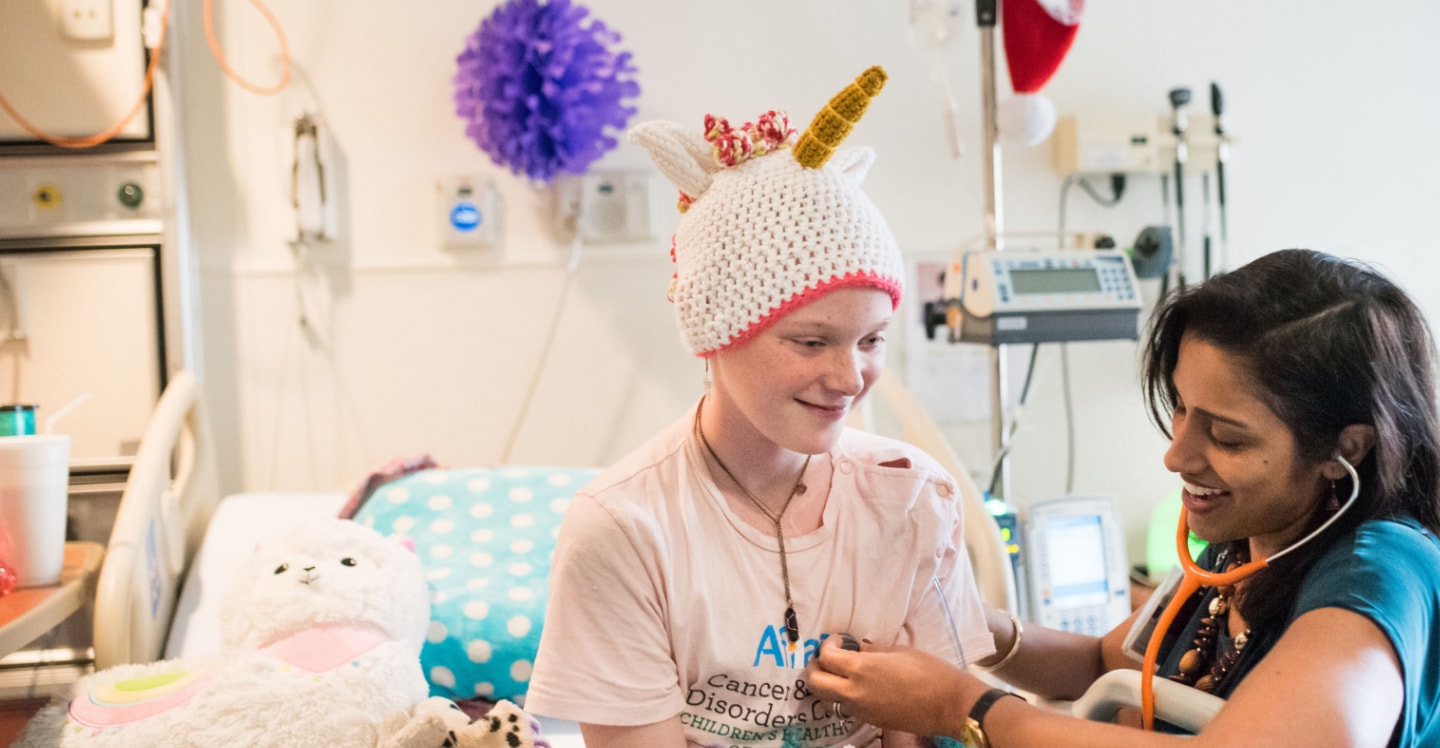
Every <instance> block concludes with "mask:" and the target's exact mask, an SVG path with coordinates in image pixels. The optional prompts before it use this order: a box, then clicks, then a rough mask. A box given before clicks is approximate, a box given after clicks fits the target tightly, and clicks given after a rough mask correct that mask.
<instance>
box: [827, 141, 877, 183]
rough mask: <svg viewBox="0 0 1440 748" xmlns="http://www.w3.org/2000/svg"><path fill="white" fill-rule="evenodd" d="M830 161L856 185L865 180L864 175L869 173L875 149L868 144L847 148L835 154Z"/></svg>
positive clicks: (873, 160) (873, 161)
mask: <svg viewBox="0 0 1440 748" xmlns="http://www.w3.org/2000/svg"><path fill="white" fill-rule="evenodd" d="M830 163H831V164H834V166H835V168H836V169H839V170H840V173H841V174H844V175H845V176H846V177H848V178H849V179H850V181H852V182H854V183H855V184H857V185H858V184H860V183H861V182H863V181H865V175H866V174H869V173H870V165H871V164H873V163H875V149H873V148H871V147H869V146H861V147H858V148H847V149H845V150H843V151H841V152H839V153H837V154H835V157H834V158H832V159H830Z"/></svg>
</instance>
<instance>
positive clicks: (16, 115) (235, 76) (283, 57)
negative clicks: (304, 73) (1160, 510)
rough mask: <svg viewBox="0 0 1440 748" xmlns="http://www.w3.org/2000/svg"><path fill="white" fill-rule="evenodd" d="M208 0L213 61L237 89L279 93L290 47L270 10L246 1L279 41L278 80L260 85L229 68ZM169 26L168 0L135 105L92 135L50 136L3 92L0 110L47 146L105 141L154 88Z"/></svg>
mask: <svg viewBox="0 0 1440 748" xmlns="http://www.w3.org/2000/svg"><path fill="white" fill-rule="evenodd" d="M212 2H213V0H205V39H206V41H208V42H209V43H210V52H211V53H212V54H214V55H215V61H216V62H218V63H220V70H221V71H223V72H224V73H225V75H226V76H228V77H229V78H230V79H231V80H233V81H235V83H237V84H238V85H239V86H240V87H241V88H244V89H246V90H249V91H253V92H255V93H258V94H264V95H269V94H275V93H279V92H280V91H281V90H283V89H284V88H285V86H286V85H288V84H289V83H290V49H289V45H287V44H286V42H285V32H284V31H282V30H281V28H280V22H279V21H278V20H276V18H275V14H273V13H271V12H270V9H269V8H267V7H265V4H264V3H262V2H261V1H260V0H250V4H251V5H254V6H255V9H256V10H258V11H260V15H262V16H264V17H265V22H266V23H268V24H270V28H272V29H274V31H275V38H276V39H277V40H279V43H280V61H281V70H280V82H279V83H276V84H275V85H273V86H268V87H262V86H258V85H256V84H254V83H251V82H250V81H247V80H245V79H244V78H242V77H240V74H239V73H236V72H235V71H234V70H233V69H231V67H230V63H229V62H228V61H227V59H226V57H225V53H224V51H222V50H221V49H220V42H219V41H217V40H216V38H215V24H214V20H213V13H212V12H211V4H212ZM169 28H170V2H166V3H165V10H164V12H162V13H161V14H160V34H159V39H160V40H159V41H158V42H156V44H155V48H154V49H152V50H150V62H149V64H147V65H146V66H145V85H144V87H143V88H142V89H141V91H140V96H139V98H137V99H136V100H135V106H133V107H131V108H130V111H129V112H128V113H127V114H126V115H125V116H124V117H121V118H120V120H119V121H118V122H116V123H115V124H113V125H111V126H110V127H107V128H105V129H104V130H102V131H100V132H97V133H95V134H93V135H80V136H74V137H70V136H65V135H54V134H52V133H48V132H45V131H44V130H43V129H41V128H40V127H39V126H37V125H35V124H34V123H32V122H31V121H30V120H28V119H26V118H25V117H24V116H22V115H21V114H20V112H18V111H16V110H15V107H13V106H11V104H10V102H9V101H7V100H6V99H5V96H4V95H3V94H0V109H3V110H4V111H5V113H6V114H8V115H10V119H13V120H15V123H16V124H18V125H20V127H22V128H24V130H25V131H26V132H28V133H30V134H31V135H34V136H35V137H37V138H39V139H41V140H43V141H45V142H47V143H49V144H50V145H55V146H59V147H61V148H93V147H94V146H97V145H100V144H101V143H104V142H107V141H109V140H110V139H111V138H113V137H115V136H116V135H119V134H120V131H121V130H123V129H125V125H127V124H129V122H130V120H132V119H134V118H135V115H137V114H139V113H140V110H141V109H143V108H144V107H145V101H146V99H147V98H148V97H149V96H150V90H151V89H153V88H154V87H155V71H156V69H157V68H158V67H159V66H160V52H161V50H163V49H164V48H165V37H166V32H167V31H168V30H169Z"/></svg>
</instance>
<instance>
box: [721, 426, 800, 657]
mask: <svg viewBox="0 0 1440 748" xmlns="http://www.w3.org/2000/svg"><path fill="white" fill-rule="evenodd" d="M704 405H705V399H704V398H701V399H700V405H698V406H696V408H695V433H696V434H698V435H699V436H700V443H701V444H704V445H705V451H706V452H709V453H710V459H712V460H714V461H715V464H716V465H719V466H720V470H721V471H722V472H724V473H725V476H726V477H727V478H729V479H730V482H731V483H734V484H735V485H737V486H739V487H740V493H742V494H744V495H745V498H747V499H749V500H750V503H752V504H754V505H755V508H756V509H759V510H760V511H761V513H763V514H764V515H765V516H766V517H767V518H769V520H770V521H771V522H772V523H773V524H774V525H775V540H776V542H777V543H779V545H780V578H781V579H782V580H784V582H785V635H786V637H787V638H788V639H789V640H790V648H791V649H794V648H795V645H796V644H797V643H798V642H799V641H800V620H799V619H798V618H796V616H795V601H794V600H792V599H791V598H790V565H789V563H788V562H787V561H786V558H785V531H784V530H783V529H782V528H781V526H780V520H782V519H784V517H785V510H787V509H789V508H790V502H791V501H793V500H794V499H795V497H796V496H799V495H800V494H802V493H805V471H806V470H807V469H808V468H809V467H810V455H805V464H804V465H801V466H800V475H798V476H796V477H795V487H794V488H792V489H790V495H789V496H786V497H785V504H784V505H783V506H781V507H780V513H779V514H776V513H774V512H771V511H770V510H769V509H768V508H766V506H765V504H764V502H762V501H760V499H759V498H757V497H756V496H755V494H753V493H750V489H748V488H746V487H745V484H744V483H741V482H740V479H739V478H736V477H735V474H734V473H732V472H730V468H728V467H726V466H725V462H724V461H723V460H721V459H720V455H718V454H715V448H714V447H712V446H710V440H709V439H706V438H705V427H703V426H701V425H700V411H701V409H702V408H703V407H704Z"/></svg>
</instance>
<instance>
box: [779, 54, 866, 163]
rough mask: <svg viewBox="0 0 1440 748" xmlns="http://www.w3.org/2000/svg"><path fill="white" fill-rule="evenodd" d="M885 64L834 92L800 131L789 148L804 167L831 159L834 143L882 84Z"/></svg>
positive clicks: (835, 144)
mask: <svg viewBox="0 0 1440 748" xmlns="http://www.w3.org/2000/svg"><path fill="white" fill-rule="evenodd" d="M886 77H887V76H886V75H885V68H882V67H880V66H879V65H873V66H871V67H870V68H869V69H867V70H866V71H865V72H863V73H861V74H860V77H859V78H856V79H855V82H854V83H851V84H850V85H848V86H846V87H845V90H843V91H841V92H840V93H838V94H835V96H834V97H833V98H831V99H830V102H829V103H828V104H826V105H825V108H824V109H821V110H820V112H819V113H818V114H816V115H815V119H814V120H812V121H811V122H810V126H809V127H807V128H805V132H803V133H801V134H800V139H799V140H797V141H795V146H794V148H793V149H792V150H793V151H794V153H795V160H796V161H799V162H800V165H801V166H803V167H805V168H807V169H818V168H820V167H822V166H824V165H825V162H826V161H829V160H830V156H831V155H833V154H834V153H835V147H836V146H838V145H840V143H841V142H843V141H844V140H845V136H847V135H849V134H850V130H851V129H852V128H854V127H855V123H856V122H859V121H860V115H862V114H864V113H865V108H866V107H868V106H870V99H872V98H874V97H875V94H878V93H880V89H881V88H884V87H885V78H886Z"/></svg>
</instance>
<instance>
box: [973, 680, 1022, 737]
mask: <svg viewBox="0 0 1440 748" xmlns="http://www.w3.org/2000/svg"><path fill="white" fill-rule="evenodd" d="M1006 696H1014V697H1015V698H1017V699H1020V700H1021V701H1024V700H1025V697H1023V696H1021V695H1020V694H1018V693H1013V692H1010V691H1006V690H1004V689H1000V688H992V689H990V690H989V691H986V692H985V694H984V695H982V696H981V697H980V698H979V699H978V700H977V701H976V702H975V706H973V707H971V708H970V714H969V716H967V717H966V718H965V732H964V734H963V736H962V741H963V742H964V743H965V746H966V748H990V738H989V737H988V736H986V735H985V714H986V713H987V712H989V711H990V707H992V706H995V702H997V701H999V700H1000V699H1003V698H1005V697H1006Z"/></svg>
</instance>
